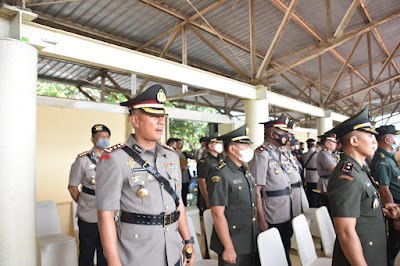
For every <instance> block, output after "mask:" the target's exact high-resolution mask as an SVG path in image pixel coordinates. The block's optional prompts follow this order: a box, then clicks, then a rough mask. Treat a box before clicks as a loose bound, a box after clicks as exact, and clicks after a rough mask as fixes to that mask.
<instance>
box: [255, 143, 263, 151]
mask: <svg viewBox="0 0 400 266" xmlns="http://www.w3.org/2000/svg"><path fill="white" fill-rule="evenodd" d="M264 150H265V145H264V144H263V145H260V146H259V147H258V148H257V149H256V152H259V153H262V152H263V151H264Z"/></svg>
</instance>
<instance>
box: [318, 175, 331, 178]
mask: <svg viewBox="0 0 400 266" xmlns="http://www.w3.org/2000/svg"><path fill="white" fill-rule="evenodd" d="M330 176H331V175H321V176H319V177H320V178H323V179H329V177H330Z"/></svg>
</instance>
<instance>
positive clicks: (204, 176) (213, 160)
mask: <svg viewBox="0 0 400 266" xmlns="http://www.w3.org/2000/svg"><path fill="white" fill-rule="evenodd" d="M204 141H205V142H206V149H207V150H206V151H207V154H206V155H205V156H204V157H203V158H201V159H200V160H199V161H198V162H197V178H198V179H197V182H198V183H199V188H200V192H201V195H202V198H203V199H204V201H205V205H206V208H207V209H208V208H210V201H209V200H208V191H207V180H208V179H209V178H210V177H211V176H210V174H211V171H212V170H213V169H214V168H215V167H216V166H217V165H218V164H219V163H220V160H221V152H222V151H223V146H222V143H221V141H219V140H217V138H214V137H213V138H210V137H208V138H205V139H204Z"/></svg>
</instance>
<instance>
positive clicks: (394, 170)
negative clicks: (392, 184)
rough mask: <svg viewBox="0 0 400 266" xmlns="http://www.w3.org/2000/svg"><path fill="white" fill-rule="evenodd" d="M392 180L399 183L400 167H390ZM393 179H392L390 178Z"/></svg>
mask: <svg viewBox="0 0 400 266" xmlns="http://www.w3.org/2000/svg"><path fill="white" fill-rule="evenodd" d="M390 169H391V171H392V174H393V177H394V180H395V181H397V182H398V183H400V168H399V167H390ZM392 180H393V179H392Z"/></svg>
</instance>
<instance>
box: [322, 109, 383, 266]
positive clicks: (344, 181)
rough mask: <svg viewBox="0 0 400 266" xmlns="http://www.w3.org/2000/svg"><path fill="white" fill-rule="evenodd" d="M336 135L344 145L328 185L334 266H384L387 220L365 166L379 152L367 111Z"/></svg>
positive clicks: (375, 186)
mask: <svg viewBox="0 0 400 266" xmlns="http://www.w3.org/2000/svg"><path fill="white" fill-rule="evenodd" d="M333 131H334V133H336V135H337V138H338V140H339V142H340V143H341V144H342V145H343V155H342V158H341V160H340V161H339V163H338V165H337V166H336V168H335V169H334V171H333V172H332V174H331V176H330V179H329V183H328V196H329V201H330V206H331V215H332V217H333V221H334V224H335V231H336V236H337V238H336V242H335V247H334V251H333V261H332V265H337V266H344V265H369V266H385V265H387V264H388V259H387V238H386V229H385V218H384V215H383V211H382V203H381V200H380V196H379V193H378V189H377V185H376V183H375V181H374V179H373V178H372V176H371V175H370V174H369V173H368V170H367V169H366V166H365V159H366V158H367V157H372V156H373V154H374V152H375V150H376V148H377V142H376V138H375V134H376V133H377V132H376V131H375V130H374V129H373V128H372V127H371V123H370V121H369V117H368V108H365V109H364V110H362V111H361V112H360V113H358V114H356V115H355V116H353V117H351V118H349V119H348V120H346V121H344V122H342V123H341V124H339V125H338V126H337V127H335V128H334V129H333Z"/></svg>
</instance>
